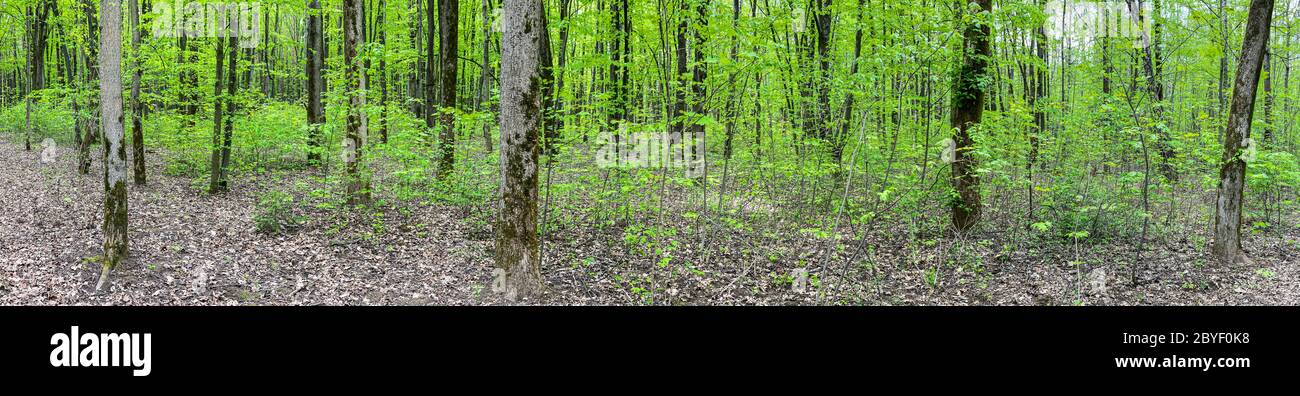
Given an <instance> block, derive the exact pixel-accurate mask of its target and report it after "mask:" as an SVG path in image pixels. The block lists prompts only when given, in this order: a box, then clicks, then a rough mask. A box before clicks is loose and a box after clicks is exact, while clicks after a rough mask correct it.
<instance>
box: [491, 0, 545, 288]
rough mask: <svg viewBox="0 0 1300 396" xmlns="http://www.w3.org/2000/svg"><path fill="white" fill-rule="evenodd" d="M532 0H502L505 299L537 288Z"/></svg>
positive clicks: (500, 235) (500, 250)
mask: <svg viewBox="0 0 1300 396" xmlns="http://www.w3.org/2000/svg"><path fill="white" fill-rule="evenodd" d="M538 3H539V1H538V0H505V4H504V10H503V14H504V18H503V19H504V20H503V21H502V28H503V30H504V32H503V34H502V43H501V44H502V45H501V48H502V52H501V187H500V189H501V203H500V211H499V216H498V219H497V240H496V263H497V267H499V268H500V271H499V272H498V274H499V275H498V276H500V277H502V278H503V279H502V281H503V282H502V284H501V286H503V290H499V291H501V292H504V293H505V296H506V298H507V299H509V300H511V301H516V300H518V299H520V298H528V297H532V296H535V295H537V294H538V293H539V292H541V290H542V288H543V286H542V276H541V266H540V256H539V255H540V251H539V246H538V239H537V158H538V149H539V147H538V128H539V127H540V126H541V110H540V106H541V100H540V99H541V98H540V96H539V95H540V88H541V75H540V70H538V69H539V63H540V59H539V57H540V52H541V42H542V41H541V35H542V34H544V32H543V31H542V18H541V14H540V11H541V9H542V8H541V6H540V5H539V4H538Z"/></svg>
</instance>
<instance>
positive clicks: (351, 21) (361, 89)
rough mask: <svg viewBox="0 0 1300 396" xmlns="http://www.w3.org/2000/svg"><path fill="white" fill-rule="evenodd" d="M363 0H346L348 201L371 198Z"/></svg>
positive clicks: (344, 31)
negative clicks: (366, 168)
mask: <svg viewBox="0 0 1300 396" xmlns="http://www.w3.org/2000/svg"><path fill="white" fill-rule="evenodd" d="M363 18H364V14H362V12H361V0H344V1H343V62H344V63H345V64H346V66H345V73H344V74H345V76H344V79H345V80H346V81H347V95H348V109H347V112H348V116H347V136H345V137H344V138H343V151H344V153H343V157H344V167H345V169H344V170H345V172H347V179H348V182H347V183H348V188H347V192H348V203H352V204H358V203H364V202H369V201H370V180H369V178H368V177H367V176H366V175H365V174H363V173H364V170H363V168H364V165H363V164H362V156H363V154H364V153H365V147H366V116H365V107H366V96H365V91H366V73H365V70H362V68H361V60H360V59H358V57H357V51H358V50H359V49H360V48H361V45H362V43H361V32H362V31H363V30H362V25H361V21H362V20H363Z"/></svg>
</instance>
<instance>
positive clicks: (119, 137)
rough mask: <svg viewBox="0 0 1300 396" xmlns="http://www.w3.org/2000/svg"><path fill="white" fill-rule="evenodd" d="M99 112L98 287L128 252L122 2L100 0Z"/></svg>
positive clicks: (100, 286) (105, 280)
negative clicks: (101, 164) (100, 267)
mask: <svg viewBox="0 0 1300 396" xmlns="http://www.w3.org/2000/svg"><path fill="white" fill-rule="evenodd" d="M99 18H100V23H99V28H100V42H99V45H100V48H99V54H100V56H101V57H102V59H101V60H100V62H99V63H100V69H101V70H100V73H99V74H100V80H99V95H100V101H99V106H100V109H99V114H100V117H103V119H102V123H103V125H104V262H103V270H102V271H101V272H100V274H99V283H98V284H97V285H96V286H95V290H103V288H104V285H105V284H106V283H107V282H108V274H109V272H111V271H113V268H114V267H116V266H117V265H118V264H119V263H121V262H122V260H124V259H125V258H126V255H127V202H126V147H125V145H124V143H125V142H124V134H125V131H124V130H123V125H122V65H121V63H122V34H121V32H122V4H121V2H120V1H119V0H100V12H99Z"/></svg>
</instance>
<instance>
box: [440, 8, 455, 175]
mask: <svg viewBox="0 0 1300 396" xmlns="http://www.w3.org/2000/svg"><path fill="white" fill-rule="evenodd" d="M438 16H439V20H438V31H439V32H440V35H441V36H442V37H441V38H442V41H441V42H440V43H439V45H438V49H439V51H440V53H441V54H442V111H441V118H442V131H441V133H440V134H439V137H438V146H439V148H440V152H441V155H440V158H439V160H438V178H445V177H447V175H449V174H451V171H452V169H453V168H454V167H455V166H456V64H457V63H459V60H458V59H457V56H456V55H457V44H458V43H459V42H460V39H459V37H458V33H459V31H460V24H459V23H457V21H458V20H459V18H458V17H459V16H460V0H438Z"/></svg>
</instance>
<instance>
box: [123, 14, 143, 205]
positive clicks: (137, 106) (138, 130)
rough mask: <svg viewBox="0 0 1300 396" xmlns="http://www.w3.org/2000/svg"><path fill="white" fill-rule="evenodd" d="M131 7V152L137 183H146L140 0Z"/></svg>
mask: <svg viewBox="0 0 1300 396" xmlns="http://www.w3.org/2000/svg"><path fill="white" fill-rule="evenodd" d="M127 4H128V5H129V7H130V8H131V53H132V54H134V56H133V57H132V58H133V59H134V60H135V62H134V63H135V64H134V69H135V72H134V73H132V74H131V154H132V158H131V159H132V161H133V164H134V165H135V166H134V168H135V169H134V171H135V173H134V176H135V184H136V185H137V186H139V185H144V184H145V181H146V180H145V173H144V122H143V121H142V118H143V117H144V103H141V102H140V77H141V75H142V73H144V70H143V68H142V66H141V62H140V57H141V54H140V35H141V34H143V30H144V28H143V27H142V26H141V25H140V4H139V0H128V3H127Z"/></svg>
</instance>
